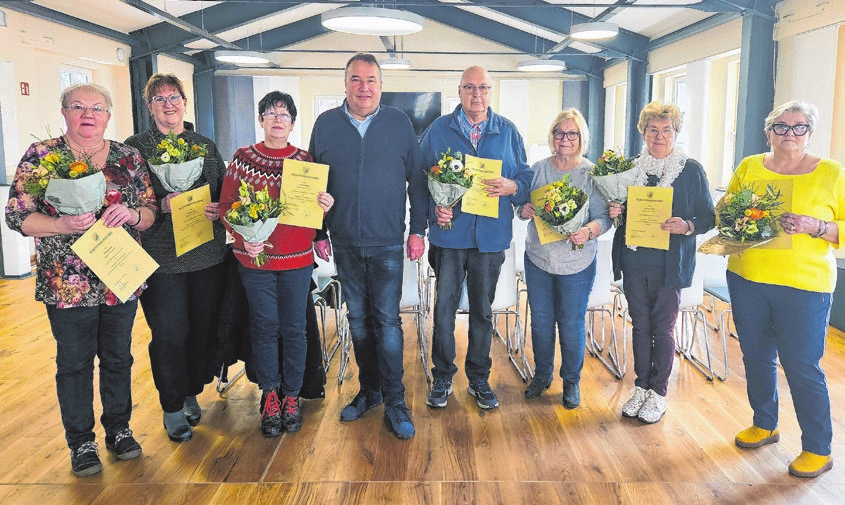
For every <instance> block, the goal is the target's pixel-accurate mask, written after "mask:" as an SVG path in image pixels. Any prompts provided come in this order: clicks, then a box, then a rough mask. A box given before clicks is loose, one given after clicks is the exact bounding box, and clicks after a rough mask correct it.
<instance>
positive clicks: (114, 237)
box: [71, 221, 158, 302]
mask: <svg viewBox="0 0 845 505" xmlns="http://www.w3.org/2000/svg"><path fill="white" fill-rule="evenodd" d="M71 249H73V252H75V253H76V254H77V255H78V256H79V257H80V258H81V259H82V261H84V262H85V264H86V265H88V266H89V267H90V268H91V270H93V271H94V273H95V274H97V276H98V277H99V278H100V279H102V281H103V283H104V284H105V285H106V286H108V288H109V289H111V290H112V292H113V293H114V294H115V295H116V296H117V297H118V298H120V301H122V302H126V300H128V299H129V297H130V296H132V293H134V292H135V290H137V289H138V287H139V286H140V285H141V284H143V283H144V281H145V280H147V277H149V276H150V275H151V274H152V273H153V272H155V270H156V269H157V268H158V263H156V262H155V260H154V259H152V258H151V257H150V255H149V254H147V252H146V251H144V250H143V249H142V248H141V246H140V244H138V242H136V241H135V239H133V238H132V237H131V236H130V235H129V234H128V233H127V232H126V230H124V229H123V228H120V227H118V228H107V227H106V225H105V224H103V222H102V221H97V222H96V223H94V226H92V227H91V228H90V229H89V230H88V231H87V232H85V234H84V235H82V236H81V237H79V239H78V240H77V241H76V242H74V244H73V245H72V246H71Z"/></svg>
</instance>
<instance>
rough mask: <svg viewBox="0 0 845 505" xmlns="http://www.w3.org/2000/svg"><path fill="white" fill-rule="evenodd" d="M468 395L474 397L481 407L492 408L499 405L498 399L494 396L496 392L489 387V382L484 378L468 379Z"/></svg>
mask: <svg viewBox="0 0 845 505" xmlns="http://www.w3.org/2000/svg"><path fill="white" fill-rule="evenodd" d="M467 391H468V392H469V395H470V396H472V397H473V398H475V403H477V404H478V406H479V407H481V408H482V409H494V408H496V407H498V406H499V400H498V399H497V398H496V393H494V392H493V390H492V389H490V384H488V383H487V381H486V380H484V379H478V380H474V381H469V388H468V389H467Z"/></svg>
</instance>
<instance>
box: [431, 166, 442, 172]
mask: <svg viewBox="0 0 845 505" xmlns="http://www.w3.org/2000/svg"><path fill="white" fill-rule="evenodd" d="M431 173H432V174H439V173H440V165H434V166H433V167H431Z"/></svg>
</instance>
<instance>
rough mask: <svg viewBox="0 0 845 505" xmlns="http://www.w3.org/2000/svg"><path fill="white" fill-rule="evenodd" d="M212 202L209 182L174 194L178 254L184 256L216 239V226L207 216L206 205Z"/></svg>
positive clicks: (172, 200)
mask: <svg viewBox="0 0 845 505" xmlns="http://www.w3.org/2000/svg"><path fill="white" fill-rule="evenodd" d="M209 203H211V190H210V189H209V187H208V184H206V185H205V186H202V187H200V188H197V189H193V190H191V191H187V192H185V193H182V194H181V195H178V196H174V197H173V198H172V199H171V200H170V213H171V217H172V218H173V238H174V240H175V242H176V256H182V255H183V254H185V253H186V252H188V251H190V250H191V249H195V248H197V247H199V246H201V245H202V244H205V243H206V242H210V241H212V240H214V228H213V227H212V225H211V221H209V220H208V219H207V218H206V217H205V206H206V205H208V204H209Z"/></svg>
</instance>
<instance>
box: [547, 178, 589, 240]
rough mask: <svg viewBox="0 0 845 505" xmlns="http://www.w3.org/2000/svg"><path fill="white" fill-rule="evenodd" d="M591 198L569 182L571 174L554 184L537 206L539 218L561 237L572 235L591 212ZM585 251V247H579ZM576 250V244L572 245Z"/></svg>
mask: <svg viewBox="0 0 845 505" xmlns="http://www.w3.org/2000/svg"><path fill="white" fill-rule="evenodd" d="M589 207H590V206H589V198H588V197H587V193H584V192H583V191H582V190H580V189H579V188H576V187H575V186H573V185H572V184H570V182H569V174H566V175H564V176H563V179H561V180H559V181H556V182H553V183H551V184H550V185H549V189H548V190H546V193H545V194H544V195H543V198H542V200H541V201H540V202H539V205H537V211H536V214H537V216H538V217H539V218H540V219H542V220H543V221H544V222H545V223H546V224H548V225H549V226H551V227H552V229H554V230H555V231H556V232H558V233H560V234H561V235H570V234H572V233H575V232H576V231H578V229H579V228H581V226H582V225H583V224H584V221H585V220H586V218H587V213H588V211H589ZM578 248H579V249H583V248H584V246H583V245H580V246H578ZM572 250H575V244H574V243H573V244H572Z"/></svg>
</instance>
